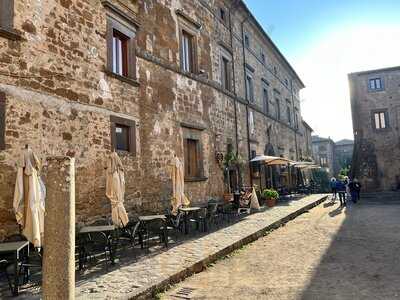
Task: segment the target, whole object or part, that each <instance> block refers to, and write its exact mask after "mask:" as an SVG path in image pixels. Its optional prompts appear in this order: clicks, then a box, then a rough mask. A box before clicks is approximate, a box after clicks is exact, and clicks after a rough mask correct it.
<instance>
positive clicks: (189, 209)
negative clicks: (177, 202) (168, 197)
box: [179, 206, 202, 234]
mask: <svg viewBox="0 0 400 300" xmlns="http://www.w3.org/2000/svg"><path fill="white" fill-rule="evenodd" d="M200 210H202V208H201V207H197V206H193V207H181V208H179V211H181V212H183V213H184V215H183V222H184V225H185V234H188V233H189V228H188V223H189V222H188V221H189V220H188V218H189V215H190V214H192V213H194V212H199V211H200Z"/></svg>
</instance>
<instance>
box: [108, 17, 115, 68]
mask: <svg viewBox="0 0 400 300" xmlns="http://www.w3.org/2000/svg"><path fill="white" fill-rule="evenodd" d="M113 32H114V29H113V22H112V21H111V20H110V19H107V34H106V40H107V69H108V70H109V71H110V72H112V70H113Z"/></svg>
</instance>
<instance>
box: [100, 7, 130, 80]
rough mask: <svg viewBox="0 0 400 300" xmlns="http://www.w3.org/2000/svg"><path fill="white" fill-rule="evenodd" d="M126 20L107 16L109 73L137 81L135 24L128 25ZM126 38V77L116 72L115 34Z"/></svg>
mask: <svg viewBox="0 0 400 300" xmlns="http://www.w3.org/2000/svg"><path fill="white" fill-rule="evenodd" d="M123 21H124V18H123V17H121V18H119V17H118V18H117V17H115V16H114V15H109V14H107V71H108V73H109V74H112V75H113V76H115V77H117V78H121V79H122V78H128V79H132V80H136V79H137V78H136V32H137V27H136V25H135V24H129V25H127V22H123ZM115 31H116V32H118V35H123V36H125V37H126V54H125V55H126V71H125V75H121V74H119V73H116V72H114V65H113V63H114V47H113V46H114V32H115Z"/></svg>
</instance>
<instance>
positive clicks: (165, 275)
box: [0, 195, 326, 300]
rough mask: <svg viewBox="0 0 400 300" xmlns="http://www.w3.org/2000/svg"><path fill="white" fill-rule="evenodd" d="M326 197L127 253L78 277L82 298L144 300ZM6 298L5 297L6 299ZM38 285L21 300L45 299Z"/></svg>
mask: <svg viewBox="0 0 400 300" xmlns="http://www.w3.org/2000/svg"><path fill="white" fill-rule="evenodd" d="M325 198H326V195H312V196H308V197H305V198H302V199H299V200H293V201H290V202H283V203H280V204H279V205H278V206H275V207H274V208H272V209H265V210H263V211H261V212H259V213H255V214H251V215H248V216H246V217H245V218H243V219H241V220H240V221H239V222H237V223H235V224H233V225H231V226H228V227H225V228H222V229H220V230H218V231H215V232H212V233H210V234H207V235H204V236H197V237H193V238H192V239H191V240H187V241H183V242H181V243H178V244H175V245H172V246H171V247H170V248H169V249H168V250H166V251H165V250H164V249H163V248H160V247H159V246H158V247H152V248H151V252H150V253H147V254H145V255H144V253H143V251H140V249H136V251H132V249H127V251H126V253H125V252H124V254H123V255H122V257H120V260H119V262H118V263H117V264H116V266H114V267H110V268H109V270H108V271H107V270H105V266H104V264H103V263H100V264H98V265H97V266H96V267H91V268H89V269H88V270H86V271H85V272H84V273H83V274H80V273H77V284H76V298H77V299H85V300H86V299H130V298H137V297H138V296H141V298H145V297H147V296H148V295H149V293H150V294H151V293H153V292H154V291H156V290H157V289H159V288H165V287H166V286H167V285H169V284H170V283H171V282H172V283H173V282H177V281H179V280H181V279H182V278H185V277H187V276H188V275H191V274H193V273H194V272H199V271H201V270H202V269H203V268H204V267H205V266H207V265H208V264H209V263H210V262H213V261H215V260H216V259H217V258H219V257H222V256H224V255H226V254H228V253H230V252H231V251H233V250H235V249H238V248H240V247H241V246H242V245H243V244H246V243H248V242H251V241H253V240H255V239H257V238H259V237H261V236H262V235H263V234H264V233H265V230H267V229H269V228H272V227H274V226H278V225H279V224H280V223H284V222H286V221H288V220H289V219H291V218H293V217H295V216H297V215H298V214H300V213H301V212H302V211H306V210H308V209H309V208H311V207H313V206H314V205H316V204H318V203H320V202H321V201H323V200H324V199H325ZM3 291H4V293H3V294H2V291H0V299H2V298H3V296H4V295H6V296H4V297H8V295H9V292H8V290H7V289H4V290H3ZM2 295H3V296H2ZM40 297H41V295H40V288H39V286H38V285H37V284H36V285H33V286H32V287H27V288H24V289H23V291H22V293H21V294H20V296H19V297H17V298H14V299H17V300H25V299H40Z"/></svg>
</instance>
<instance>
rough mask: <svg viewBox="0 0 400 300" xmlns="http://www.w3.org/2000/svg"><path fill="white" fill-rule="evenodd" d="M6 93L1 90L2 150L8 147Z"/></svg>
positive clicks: (0, 132)
mask: <svg viewBox="0 0 400 300" xmlns="http://www.w3.org/2000/svg"><path fill="white" fill-rule="evenodd" d="M5 132H6V94H5V93H4V92H0V150H4V149H5V148H6V141H5Z"/></svg>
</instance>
